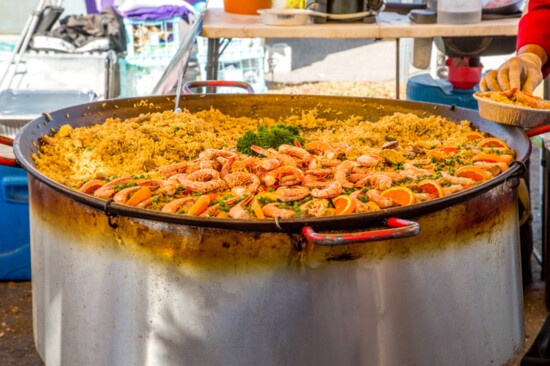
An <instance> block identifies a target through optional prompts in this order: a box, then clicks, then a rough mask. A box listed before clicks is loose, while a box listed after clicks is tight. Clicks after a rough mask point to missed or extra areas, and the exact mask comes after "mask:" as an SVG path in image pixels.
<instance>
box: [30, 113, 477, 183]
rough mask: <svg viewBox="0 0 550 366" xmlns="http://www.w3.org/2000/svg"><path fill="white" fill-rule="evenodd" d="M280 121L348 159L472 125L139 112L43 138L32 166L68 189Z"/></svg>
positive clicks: (441, 140) (452, 137) (456, 135)
mask: <svg viewBox="0 0 550 366" xmlns="http://www.w3.org/2000/svg"><path fill="white" fill-rule="evenodd" d="M281 122H282V123H285V124H288V125H293V126H297V127H299V128H300V130H301V132H302V135H303V136H304V137H305V138H306V139H307V140H310V141H315V140H322V141H326V142H347V143H348V144H350V145H351V146H352V149H351V150H350V152H349V153H348V158H351V159H353V158H355V157H357V156H358V155H359V154H361V153H365V152H369V150H370V149H372V148H374V147H380V146H381V145H383V144H384V143H386V142H387V141H389V140H396V141H398V142H399V145H400V149H402V148H404V147H405V146H407V145H408V146H419V147H433V146H441V145H443V144H445V143H448V142H449V141H457V140H460V139H463V137H462V136H463V134H464V133H465V132H469V131H472V130H473V129H472V127H471V124H470V123H469V122H467V121H463V122H461V123H460V124H455V123H453V122H451V121H448V120H446V119H444V118H442V117H438V116H428V117H426V118H420V117H417V116H415V115H413V114H403V113H396V114H394V115H392V116H387V117H382V118H381V119H380V120H378V121H375V122H371V121H366V120H365V119H364V118H362V117H357V116H354V117H349V118H343V119H335V120H327V119H324V118H319V117H318V112H317V111H316V110H311V111H307V112H302V113H301V114H300V115H295V116H292V117H290V118H287V119H283V120H279V121H275V120H273V119H269V118H263V119H252V118H247V117H231V116H228V115H225V114H223V113H221V112H220V111H218V110H215V109H211V110H207V111H202V112H198V113H190V112H188V111H183V112H182V113H179V114H175V113H173V112H171V111H165V112H157V113H148V114H142V115H140V116H138V117H134V118H129V119H126V120H120V119H119V118H108V119H107V120H106V121H105V123H103V124H98V125H94V126H90V127H81V128H76V129H70V128H65V129H63V128H62V129H61V130H60V131H58V132H57V133H56V134H55V135H54V136H53V137H51V138H47V137H46V138H44V140H45V141H46V142H48V143H43V144H42V146H41V149H40V152H39V153H38V154H35V155H34V156H33V157H34V161H35V163H36V166H37V168H38V169H39V170H40V171H41V172H42V173H44V174H45V175H46V176H48V177H50V178H52V179H54V180H56V181H58V182H60V183H62V184H65V185H68V186H71V187H78V186H79V185H80V184H82V182H83V181H86V180H89V179H93V178H96V177H112V176H118V177H121V176H128V175H132V174H137V173H142V172H148V171H152V170H155V169H156V168H158V167H160V166H164V165H168V164H172V163H176V162H180V161H184V160H192V159H194V158H196V157H197V156H198V154H199V153H200V152H201V151H203V150H205V149H207V148H226V149H227V148H232V147H234V146H235V145H236V141H237V139H238V138H239V137H240V136H241V135H243V134H244V133H245V132H246V131H247V130H253V131H256V129H257V128H258V126H259V125H260V124H266V125H268V126H272V125H274V124H275V123H281Z"/></svg>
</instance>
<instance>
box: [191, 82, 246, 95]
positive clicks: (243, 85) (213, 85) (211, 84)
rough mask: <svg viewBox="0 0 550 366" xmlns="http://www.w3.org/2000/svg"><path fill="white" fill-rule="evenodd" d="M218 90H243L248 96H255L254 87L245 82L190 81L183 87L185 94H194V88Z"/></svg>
mask: <svg viewBox="0 0 550 366" xmlns="http://www.w3.org/2000/svg"><path fill="white" fill-rule="evenodd" d="M200 87H207V88H217V87H230V88H241V89H244V90H246V91H247V92H248V94H254V89H253V88H252V85H250V84H248V83H245V82H244V81H228V80H204V81H188V82H186V83H185V84H184V85H183V93H184V94H193V91H191V89H192V88H200Z"/></svg>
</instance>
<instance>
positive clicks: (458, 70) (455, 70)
mask: <svg viewBox="0 0 550 366" xmlns="http://www.w3.org/2000/svg"><path fill="white" fill-rule="evenodd" d="M467 63H468V61H466V64H467ZM445 64H446V65H447V68H448V70H449V72H448V74H447V79H448V80H449V82H450V83H451V85H452V86H453V87H455V89H472V88H473V87H474V86H476V85H477V84H479V81H480V80H481V72H482V70H483V65H479V66H466V65H461V64H460V62H459V63H456V62H453V58H449V59H447V61H446V62H445Z"/></svg>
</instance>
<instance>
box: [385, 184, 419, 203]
mask: <svg viewBox="0 0 550 366" xmlns="http://www.w3.org/2000/svg"><path fill="white" fill-rule="evenodd" d="M381 195H382V196H384V197H386V198H390V199H391V200H392V201H393V202H394V203H396V204H398V205H399V206H408V205H412V204H413V203H414V201H415V200H414V193H413V191H411V190H410V189H409V188H407V187H402V186H399V187H391V188H388V189H386V190H385V191H384V192H382V193H381Z"/></svg>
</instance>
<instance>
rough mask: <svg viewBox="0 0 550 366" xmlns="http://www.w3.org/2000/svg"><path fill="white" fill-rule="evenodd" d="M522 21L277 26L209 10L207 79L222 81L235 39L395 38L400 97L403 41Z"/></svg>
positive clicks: (391, 20) (385, 19)
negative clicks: (221, 67)
mask: <svg viewBox="0 0 550 366" xmlns="http://www.w3.org/2000/svg"><path fill="white" fill-rule="evenodd" d="M518 20H519V18H511V19H499V20H489V21H482V22H481V23H478V24H467V25H451V24H416V23H412V22H411V21H410V20H409V18H408V17H407V16H405V15H400V14H396V13H387V12H382V13H381V14H380V15H378V16H377V21H376V23H373V24H364V23H359V22H355V23H338V22H331V23H326V24H307V25H303V26H288V27H281V26H279V27H277V26H268V25H264V24H262V23H261V21H260V18H259V16H254V15H238V14H230V13H225V12H224V11H223V9H219V8H209V9H208V10H207V11H206V17H205V21H204V24H203V27H202V31H201V36H203V37H206V38H208V51H207V66H206V76H207V79H209V80H217V78H218V60H219V57H220V56H221V54H222V53H223V50H224V49H225V47H226V46H227V44H228V42H230V40H231V39H232V38H257V37H259V38H332V39H353V38H355V39H361V38H362V39H366V38H368V39H394V40H395V44H396V64H395V74H396V85H395V90H396V96H397V99H399V97H400V85H399V78H400V75H399V72H400V71H399V66H400V62H401V55H400V51H399V44H400V40H401V38H433V37H468V36H513V35H516V34H517V23H518Z"/></svg>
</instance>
